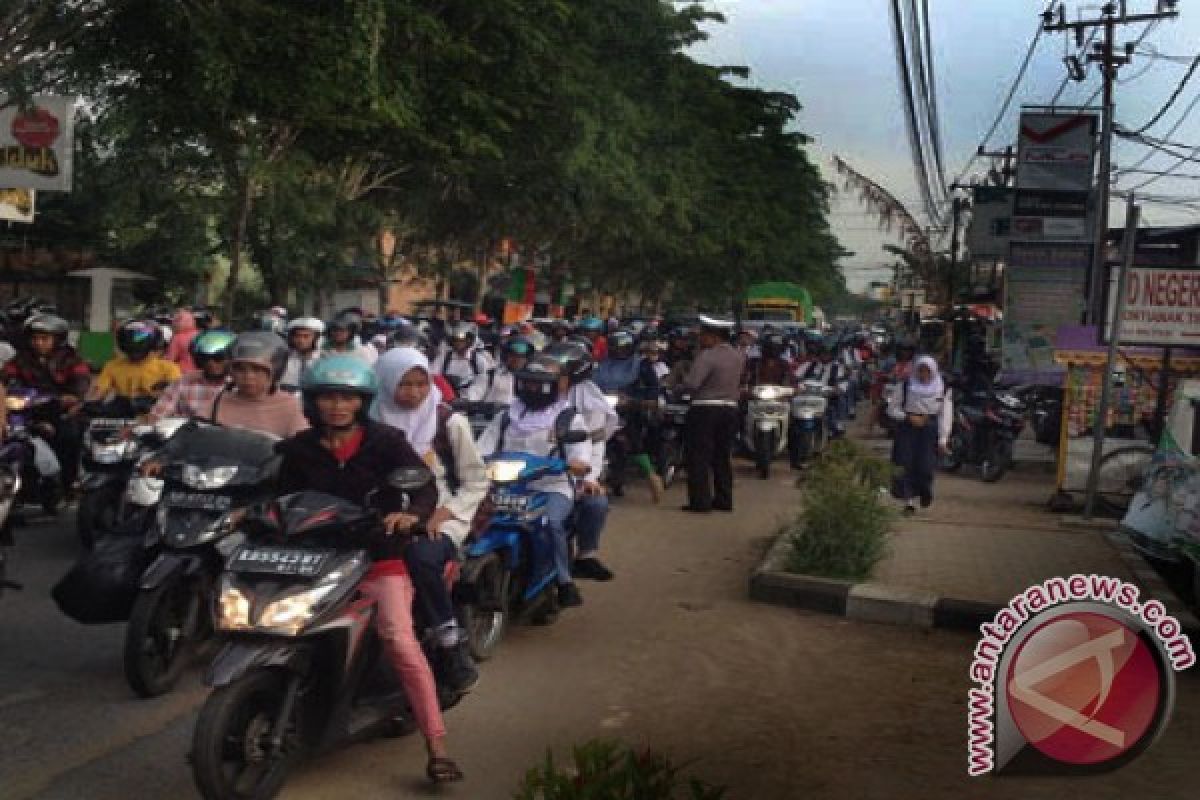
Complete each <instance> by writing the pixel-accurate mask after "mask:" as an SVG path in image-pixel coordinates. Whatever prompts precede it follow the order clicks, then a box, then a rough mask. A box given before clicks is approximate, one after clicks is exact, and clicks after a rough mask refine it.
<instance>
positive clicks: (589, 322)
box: [579, 317, 608, 336]
mask: <svg viewBox="0 0 1200 800" xmlns="http://www.w3.org/2000/svg"><path fill="white" fill-rule="evenodd" d="M607 329H608V328H607V326H606V325H605V324H604V320H602V319H600V318H599V317H586V318H584V320H583V321H582V322H580V323H579V330H581V331H583V332H584V333H588V334H591V335H593V336H594V335H595V334H597V333H604V332H605V331H606V330H607Z"/></svg>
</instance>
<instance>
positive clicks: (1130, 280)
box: [1104, 266, 1200, 347]
mask: <svg viewBox="0 0 1200 800" xmlns="http://www.w3.org/2000/svg"><path fill="white" fill-rule="evenodd" d="M1118 274H1119V270H1118V268H1116V267H1110V268H1109V271H1108V300H1107V302H1106V306H1105V307H1106V313H1105V315H1104V321H1105V322H1104V341H1105V342H1108V340H1109V339H1110V338H1111V336H1112V322H1113V318H1114V317H1115V315H1116V305H1117V275H1118ZM1120 343H1121V344H1131V345H1134V344H1135V345H1147V346H1155V347H1200V267H1144V266H1143V267H1130V269H1129V272H1128V274H1127V275H1126V278H1125V310H1124V312H1123V313H1122V314H1121V342H1120Z"/></svg>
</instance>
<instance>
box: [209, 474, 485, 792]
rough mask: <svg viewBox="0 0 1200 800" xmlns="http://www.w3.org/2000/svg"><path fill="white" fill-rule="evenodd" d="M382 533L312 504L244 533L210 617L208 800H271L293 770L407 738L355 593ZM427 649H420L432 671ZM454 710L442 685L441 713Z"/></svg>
mask: <svg viewBox="0 0 1200 800" xmlns="http://www.w3.org/2000/svg"><path fill="white" fill-rule="evenodd" d="M430 478H431V476H430V473H429V471H428V470H425V469H421V468H416V469H404V470H397V471H396V472H394V473H392V475H390V476H388V483H389V484H390V485H391V486H392V487H394V488H396V489H400V490H403V491H413V490H415V489H417V488H419V487H421V486H423V485H425V483H427V482H428V481H429V480H430ZM368 505H369V503H368ZM381 524H382V523H381V520H380V516H379V514H378V513H377V512H376V511H374V510H371V509H369V508H361V507H359V506H357V505H354V504H352V503H348V502H346V501H345V500H342V499H341V498H338V497H334V496H331V495H327V494H323V493H320V492H299V493H297V494H293V495H287V496H285V497H281V498H279V499H278V500H276V501H274V502H272V503H271V504H269V506H268V507H267V509H266V512H265V513H263V514H248V515H247V517H246V518H245V520H244V521H243V524H242V525H241V526H240V528H241V530H240V531H239V533H238V534H237V536H238V537H239V538H241V537H245V538H244V540H243V541H242V542H241V543H240V544H238V545H237V546H236V547H235V548H234V549H233V550H232V552H230V554H229V557H228V560H227V562H226V568H225V572H224V573H223V574H222V576H221V578H220V581H219V585H218V591H217V595H216V603H215V606H214V620H215V625H216V627H217V628H218V629H219V630H220V631H221V636H222V638H223V639H224V640H225V643H224V646H223V647H222V649H221V651H220V653H219V654H218V655H217V657H216V659H215V660H214V661H213V663H212V666H211V668H210V670H209V674H208V680H207V682H208V685H209V686H211V687H212V689H213V691H212V693H211V694H210V695H209V696H208V699H207V700H206V701H205V703H204V706H203V708H202V709H201V711H200V716H199V718H198V719H197V721H196V729H195V732H194V734H193V738H192V751H191V762H192V774H193V777H194V779H195V782H196V786H197V787H198V788H199V789H200V793H201V795H203V796H204V797H205V798H207V799H208V800H228V799H229V798H250V797H253V798H269V797H273V796H274V795H275V794H276V793H277V792H278V791H279V789H280V787H281V786H282V784H283V783H284V781H285V780H286V778H287V774H288V772H289V771H290V770H291V768H292V767H293V766H294V765H296V764H297V763H298V762H299V761H300V759H301V758H304V757H308V756H310V755H315V754H318V753H321V752H325V751H328V750H331V749H333V748H334V747H337V746H341V745H344V744H349V743H352V742H355V741H361V740H365V739H369V738H374V737H377V736H386V735H401V734H404V733H407V732H409V731H411V730H412V729H413V723H412V719H413V717H412V713H411V710H410V708H409V705H408V701H407V698H406V696H405V694H404V692H403V691H399V690H398V682H397V680H396V678H395V676H394V674H393V673H392V671H391V667H390V666H389V665H388V663H387V659H386V658H383V657H382V654H383V648H382V646H381V643H380V640H379V638H378V635H377V634H376V633H375V630H374V625H373V624H372V623H373V621H374V618H375V615H376V613H377V612H376V604H375V601H374V600H373V599H371V598H367V597H364V596H362V595H361V594H359V593H358V592H357V589H358V587H359V585H360V583H361V582H362V580H363V578H364V576H366V574H367V573H368V571H369V570H370V568H371V563H372V562H371V558H370V555H369V547H370V543H371V542H372V541H374V540H375V539H376V538H377V536H378V534H379V530H380V525H381ZM418 624H419V620H418ZM434 644H435V642H434V637H429V636H425V637H423V638H422V646H423V647H424V648H425V653H426V657H428V658H430V659H431V662H432V661H433V659H434V657H435V654H434V652H433V648H434ZM461 698H462V695H461V694H457V693H453V692H450V691H449V690H447V689H446V688H445V687H444V686H442V685H441V684H440V683H439V684H438V699H439V701H440V704H441V705H442V707H443V708H450V707H452V706H454V705H456V704H457V703H458V701H459V700H460V699H461Z"/></svg>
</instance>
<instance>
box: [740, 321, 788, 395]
mask: <svg viewBox="0 0 1200 800" xmlns="http://www.w3.org/2000/svg"><path fill="white" fill-rule="evenodd" d="M758 351H759V356H758V357H757V358H754V359H751V360H750V361H748V362H746V374H745V376H744V378H743V383H745V384H746V385H747V386H760V385H769V386H792V385H793V384H794V383H795V380H794V378H793V376H792V365H791V363H790V362H789V361H788V359H787V355H786V352H787V342H786V341H785V340H784V338H783V334H782V333H776V332H774V331H772V332H770V333H765V334H763V337H762V339H761V340H760V342H759V346H758Z"/></svg>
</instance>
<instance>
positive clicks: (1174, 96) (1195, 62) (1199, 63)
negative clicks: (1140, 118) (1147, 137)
mask: <svg viewBox="0 0 1200 800" xmlns="http://www.w3.org/2000/svg"><path fill="white" fill-rule="evenodd" d="M1196 67H1200V55H1198V56H1196V57H1195V58H1193V59H1192V63H1191V65H1190V66H1188V68H1187V72H1185V73H1184V74H1183V79H1182V80H1180V81H1179V85H1178V86H1176V87H1175V91H1173V92H1171V96H1170V97H1168V98H1167V102H1165V103H1163V105H1162V108H1160V109H1159V110H1158V113H1156V114H1155V115H1154V116H1153V117H1151V118H1150V121H1149V122H1147V123H1146V124H1145V125H1143V126H1142V127H1140V128H1138V129H1137V133H1145V132H1146V131H1148V130H1150V129H1151V128H1153V127H1154V126H1155V125H1156V124H1158V121H1159V120H1160V119H1162V118H1163V117H1164V116H1165V115H1166V113H1167V112H1168V111H1170V110H1171V106H1173V105H1175V101H1176V100H1178V99H1179V95H1180V94H1182V93H1183V89H1184V87H1186V86H1187V84H1188V81H1190V80H1191V79H1192V75H1194V74H1196Z"/></svg>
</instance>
